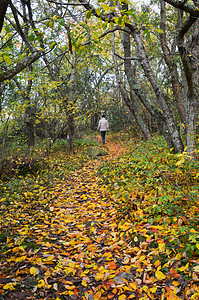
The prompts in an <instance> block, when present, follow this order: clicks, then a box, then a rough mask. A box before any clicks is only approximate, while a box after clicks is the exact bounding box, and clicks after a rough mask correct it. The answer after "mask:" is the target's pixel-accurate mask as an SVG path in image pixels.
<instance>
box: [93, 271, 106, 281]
mask: <svg viewBox="0 0 199 300" xmlns="http://www.w3.org/2000/svg"><path fill="white" fill-rule="evenodd" d="M101 279H104V274H102V273H98V274H97V275H96V276H95V280H96V281H99V280H101Z"/></svg>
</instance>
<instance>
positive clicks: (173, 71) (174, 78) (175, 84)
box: [160, 0, 185, 124]
mask: <svg viewBox="0 0 199 300" xmlns="http://www.w3.org/2000/svg"><path fill="white" fill-rule="evenodd" d="M160 4H161V22H160V28H161V29H162V31H163V32H162V33H160V41H161V47H162V51H163V54H164V60H165V62H166V64H167V66H168V69H169V73H170V76H171V83H172V89H173V95H174V98H175V102H176V104H177V108H178V111H179V115H180V120H181V122H182V123H183V124H185V111H184V106H183V103H182V100H181V99H182V94H181V89H180V83H179V76H178V72H177V66H176V64H175V62H174V60H173V58H172V57H171V55H170V51H169V49H168V46H167V43H166V6H165V2H164V1H163V0H161V1H160Z"/></svg>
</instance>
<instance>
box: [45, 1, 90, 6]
mask: <svg viewBox="0 0 199 300" xmlns="http://www.w3.org/2000/svg"><path fill="white" fill-rule="evenodd" d="M47 2H50V3H54V4H59V5H61V6H68V5H72V6H81V5H84V4H87V3H86V2H85V3H81V4H80V3H69V2H67V3H62V2H58V1H54V0H47Z"/></svg>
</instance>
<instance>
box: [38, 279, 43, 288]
mask: <svg viewBox="0 0 199 300" xmlns="http://www.w3.org/2000/svg"><path fill="white" fill-rule="evenodd" d="M44 285H45V281H44V280H43V279H41V280H39V281H38V283H37V286H38V288H41V287H43V286H44Z"/></svg>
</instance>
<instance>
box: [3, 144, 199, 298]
mask: <svg viewBox="0 0 199 300" xmlns="http://www.w3.org/2000/svg"><path fill="white" fill-rule="evenodd" d="M152 143H153V146H154V148H153V149H151V144H147V143H142V144H140V145H136V146H135V145H134V143H128V144H125V143H122V142H120V143H119V142H118V141H117V143H116V142H114V141H111V139H110V138H109V141H108V143H107V145H106V146H107V147H108V149H109V155H108V156H107V157H99V158H97V159H91V158H90V159H89V158H86V159H85V158H82V156H81V155H78V154H76V155H74V156H67V155H64V154H63V153H61V154H60V153H59V155H58V154H54V156H52V157H51V160H50V166H49V170H48V172H47V173H46V175H45V176H46V177H45V176H44V177H42V176H41V175H40V176H37V177H31V176H27V177H26V178H18V179H17V178H16V179H13V181H12V184H10V182H8V183H5V182H4V183H1V184H0V188H1V195H2V198H1V200H0V203H1V215H0V220H1V233H0V243H1V244H0V245H1V249H0V267H1V268H0V269H1V273H0V299H19V300H22V299H88V300H92V299H95V300H97V299H102V300H103V299H115V300H117V299H118V300H122V299H199V250H198V249H199V230H198V223H197V222H198V221H197V220H198V209H199V206H198V201H199V199H198V195H197V193H198V187H197V180H198V166H197V165H195V164H194V165H192V167H191V169H188V171H186V172H185V170H184V169H183V168H185V167H186V166H184V161H183V158H184V157H183V156H180V157H177V158H176V162H175V163H174V162H173V158H171V157H170V155H169V153H168V154H167V156H165V146H162V148H161V147H160V146H159V143H160V142H159V141H157V144H155V141H154V142H152ZM148 148H150V151H149V150H148ZM150 155H151V156H150ZM146 157H147V159H146ZM152 162H153V164H152ZM179 162H180V163H179ZM172 166H174V168H173V169H172ZM183 170H184V171H183ZM186 170H187V169H186ZM185 173H186V174H185Z"/></svg>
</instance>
